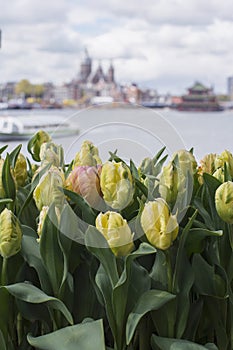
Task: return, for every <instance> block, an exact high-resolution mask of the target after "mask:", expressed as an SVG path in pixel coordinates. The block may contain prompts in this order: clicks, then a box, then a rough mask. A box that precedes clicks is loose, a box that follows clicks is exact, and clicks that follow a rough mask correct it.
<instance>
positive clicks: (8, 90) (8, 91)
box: [0, 82, 16, 101]
mask: <svg viewBox="0 0 233 350" xmlns="http://www.w3.org/2000/svg"><path fill="white" fill-rule="evenodd" d="M15 87H16V83H15V82H7V83H5V84H1V85H0V100H1V101H7V100H8V99H9V98H15V97H16V94H15Z"/></svg>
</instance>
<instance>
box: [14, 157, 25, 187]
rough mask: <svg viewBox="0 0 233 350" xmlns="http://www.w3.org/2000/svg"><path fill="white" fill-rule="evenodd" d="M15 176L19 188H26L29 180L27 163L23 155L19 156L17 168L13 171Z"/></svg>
mask: <svg viewBox="0 0 233 350" xmlns="http://www.w3.org/2000/svg"><path fill="white" fill-rule="evenodd" d="M13 175H14V178H15V181H16V183H17V186H24V185H25V182H26V180H27V176H28V174H27V162H26V159H25V157H24V155H23V154H22V153H20V154H19V155H18V158H17V161H16V164H15V167H14V169H13Z"/></svg>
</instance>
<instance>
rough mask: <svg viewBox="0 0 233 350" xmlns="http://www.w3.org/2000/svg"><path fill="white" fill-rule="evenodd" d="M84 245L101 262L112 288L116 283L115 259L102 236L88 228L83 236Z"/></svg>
mask: <svg viewBox="0 0 233 350" xmlns="http://www.w3.org/2000/svg"><path fill="white" fill-rule="evenodd" d="M85 244H86V246H87V249H88V250H89V251H90V252H91V253H92V254H94V255H95V256H96V257H97V259H98V260H99V261H100V262H101V264H102V265H103V267H104V269H105V272H106V273H107V275H108V277H109V279H110V281H111V285H112V287H114V286H115V285H116V283H117V281H118V272H117V266H116V258H115V256H114V254H113V253H112V251H111V249H110V248H109V246H108V243H107V241H106V239H105V238H104V236H103V235H102V234H101V233H100V232H99V231H98V230H97V229H96V228H95V227H94V226H89V227H88V229H87V231H86V234H85Z"/></svg>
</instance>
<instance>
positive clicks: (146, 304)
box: [126, 290, 176, 345]
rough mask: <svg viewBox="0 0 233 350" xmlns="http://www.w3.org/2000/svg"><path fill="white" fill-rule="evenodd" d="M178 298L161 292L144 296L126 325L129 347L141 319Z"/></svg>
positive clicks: (148, 293) (155, 291) (154, 291)
mask: <svg viewBox="0 0 233 350" xmlns="http://www.w3.org/2000/svg"><path fill="white" fill-rule="evenodd" d="M175 297H176V296H175V295H173V294H170V293H168V292H165V291H161V290H149V291H147V292H145V293H144V294H142V296H141V297H140V299H139V300H138V302H137V304H136V306H135V307H134V309H133V310H132V312H131V313H130V314H129V316H128V320H127V324H126V342H127V345H129V343H130V342H131V340H132V338H133V335H134V332H135V330H136V327H137V325H138V323H139V321H140V320H141V318H142V317H143V316H144V315H145V314H146V313H147V312H149V311H151V310H158V309H159V308H160V307H162V306H163V305H164V304H166V303H167V302H168V301H170V300H172V299H174V298H175Z"/></svg>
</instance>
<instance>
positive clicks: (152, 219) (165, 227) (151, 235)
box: [141, 198, 179, 250]
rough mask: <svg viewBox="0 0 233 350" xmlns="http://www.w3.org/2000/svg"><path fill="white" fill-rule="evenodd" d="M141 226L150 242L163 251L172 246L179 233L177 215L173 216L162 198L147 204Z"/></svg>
mask: <svg viewBox="0 0 233 350" xmlns="http://www.w3.org/2000/svg"><path fill="white" fill-rule="evenodd" d="M141 226H142V228H143V231H144V232H145V234H146V237H147V239H148V241H149V242H150V243H151V244H152V245H153V246H154V247H156V248H158V249H162V250H166V249H168V248H169V247H170V246H171V245H172V242H173V241H174V240H175V239H176V237H177V235H178V231H179V225H178V222H177V218H176V215H171V213H170V211H169V208H168V205H167V203H166V202H165V201H164V200H163V199H162V198H158V199H156V200H155V201H153V202H147V203H146V204H145V207H144V209H143V211H142V215H141Z"/></svg>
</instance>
